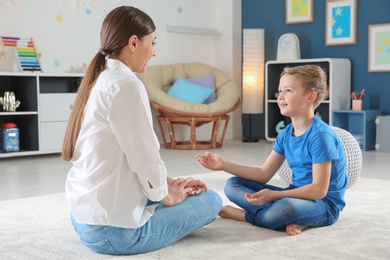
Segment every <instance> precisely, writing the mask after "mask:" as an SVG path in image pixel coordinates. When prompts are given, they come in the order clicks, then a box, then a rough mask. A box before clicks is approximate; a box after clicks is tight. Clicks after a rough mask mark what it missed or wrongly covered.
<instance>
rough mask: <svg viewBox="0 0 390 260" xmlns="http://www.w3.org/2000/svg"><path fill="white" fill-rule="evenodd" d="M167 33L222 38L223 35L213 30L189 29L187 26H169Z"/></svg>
mask: <svg viewBox="0 0 390 260" xmlns="http://www.w3.org/2000/svg"><path fill="white" fill-rule="evenodd" d="M167 32H171V33H183V34H199V35H211V36H222V35H223V33H222V32H220V31H218V30H217V29H213V28H199V27H187V26H175V25H167Z"/></svg>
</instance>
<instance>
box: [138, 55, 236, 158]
mask: <svg viewBox="0 0 390 260" xmlns="http://www.w3.org/2000/svg"><path fill="white" fill-rule="evenodd" d="M210 74H212V75H214V77H215V95H216V99H215V101H214V102H212V103H209V104H192V103H189V102H186V101H184V100H181V99H178V98H175V97H172V96H170V95H168V94H167V93H168V91H169V90H170V88H171V87H172V85H173V84H174V83H175V81H176V80H177V79H178V78H183V79H191V78H196V77H202V76H205V75H210ZM138 78H139V79H140V80H141V81H142V82H143V84H144V85H145V87H146V90H147V92H148V95H149V101H150V104H151V106H152V108H153V109H155V110H156V111H157V112H158V115H157V121H158V123H159V127H160V130H161V134H162V139H163V142H164V146H165V147H166V148H171V149H182V150H199V149H214V148H220V147H221V146H222V145H223V141H224V138H225V134H226V130H227V126H228V123H229V119H230V116H229V115H228V113H229V112H232V111H234V110H235V109H237V108H238V107H239V105H240V91H239V88H238V87H237V85H236V84H235V83H234V82H233V81H232V80H231V79H230V78H229V77H228V76H227V75H225V74H224V73H223V72H222V71H220V70H219V69H216V68H214V67H212V66H209V65H206V64H202V63H197V62H193V63H175V64H171V65H154V66H149V67H148V68H147V69H146V72H144V73H142V74H138ZM208 123H213V127H212V133H211V137H210V139H209V140H197V136H196V128H197V127H200V126H202V125H204V124H208ZM222 123H224V127H223V130H222V133H220V127H221V125H222ZM174 124H182V125H183V124H184V125H187V126H189V127H190V137H189V140H184V141H178V140H177V139H176V138H175V132H174V127H173V125H174ZM164 126H165V128H164ZM164 129H166V130H167V133H165V132H164Z"/></svg>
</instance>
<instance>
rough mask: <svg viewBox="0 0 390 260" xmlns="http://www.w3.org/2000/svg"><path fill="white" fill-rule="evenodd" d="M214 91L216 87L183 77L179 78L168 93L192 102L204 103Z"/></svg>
mask: <svg viewBox="0 0 390 260" xmlns="http://www.w3.org/2000/svg"><path fill="white" fill-rule="evenodd" d="M213 92H214V89H211V88H206V87H203V86H201V85H198V84H194V83H191V82H189V81H188V80H186V79H183V78H177V80H176V81H175V83H174V84H173V85H172V87H171V88H170V90H169V91H168V93H167V94H168V96H171V97H174V98H178V99H181V100H183V101H186V102H188V103H191V104H202V103H203V102H205V101H206V99H207V98H208V97H209V96H210V95H211V94H212V93H213Z"/></svg>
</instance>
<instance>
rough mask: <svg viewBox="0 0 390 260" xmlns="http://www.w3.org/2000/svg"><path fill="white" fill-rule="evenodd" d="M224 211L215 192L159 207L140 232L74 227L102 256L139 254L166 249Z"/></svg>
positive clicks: (86, 243)
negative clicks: (170, 205)
mask: <svg viewBox="0 0 390 260" xmlns="http://www.w3.org/2000/svg"><path fill="white" fill-rule="evenodd" d="M221 207H222V200H221V197H220V196H219V195H218V194H217V193H216V192H214V191H212V190H209V191H208V192H204V191H203V192H202V193H201V194H199V195H195V196H190V197H188V198H187V199H186V200H184V201H183V202H182V203H180V204H178V205H176V206H173V207H166V206H164V205H162V204H161V203H159V205H158V207H157V208H156V209H155V212H154V213H153V215H152V217H151V218H150V219H149V220H148V222H147V223H146V224H145V225H143V226H142V227H140V228H134V229H133V228H119V227H112V226H100V225H86V224H79V223H77V222H76V221H75V220H74V218H73V216H72V215H71V219H72V223H73V226H74V228H75V230H76V232H77V234H78V236H79V237H80V239H81V241H82V242H83V243H84V244H85V245H86V246H87V247H88V248H89V249H91V250H92V251H94V252H97V253H101V254H113V255H125V254H126V255H127V254H140V253H146V252H150V251H153V250H157V249H161V248H163V247H166V246H168V245H170V244H172V243H174V242H176V241H178V240H179V239H181V238H183V237H185V236H186V235H188V234H189V233H191V232H193V231H195V230H197V229H199V228H201V227H203V226H205V225H207V224H209V223H211V222H213V221H214V220H215V219H216V217H217V215H218V212H219V211H220V209H221Z"/></svg>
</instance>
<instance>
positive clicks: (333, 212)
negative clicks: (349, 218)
mask: <svg viewBox="0 0 390 260" xmlns="http://www.w3.org/2000/svg"><path fill="white" fill-rule="evenodd" d="M292 188H294V186H292V185H291V186H290V187H288V188H280V187H276V186H273V185H268V184H261V183H258V182H254V181H251V180H247V179H243V178H239V177H232V178H230V179H229V180H228V181H227V183H226V186H225V194H226V196H227V197H228V198H229V200H230V201H232V202H234V203H235V204H236V205H237V206H239V207H241V208H242V209H244V210H245V211H246V213H245V219H246V221H247V222H249V223H251V224H253V225H256V226H259V227H265V228H269V229H273V230H282V229H285V228H286V225H289V224H298V225H300V226H311V227H321V226H328V225H331V224H333V223H335V222H336V221H337V219H338V217H339V213H340V212H339V210H338V208H337V207H335V206H334V205H333V204H332V203H331V202H330V201H328V200H326V199H322V200H304V199H294V198H283V199H280V200H277V201H274V202H270V203H267V204H265V205H263V206H257V205H253V204H250V203H249V202H248V201H247V200H246V199H245V193H250V194H253V193H255V192H258V191H260V190H262V189H270V190H277V191H281V190H287V189H292Z"/></svg>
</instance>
